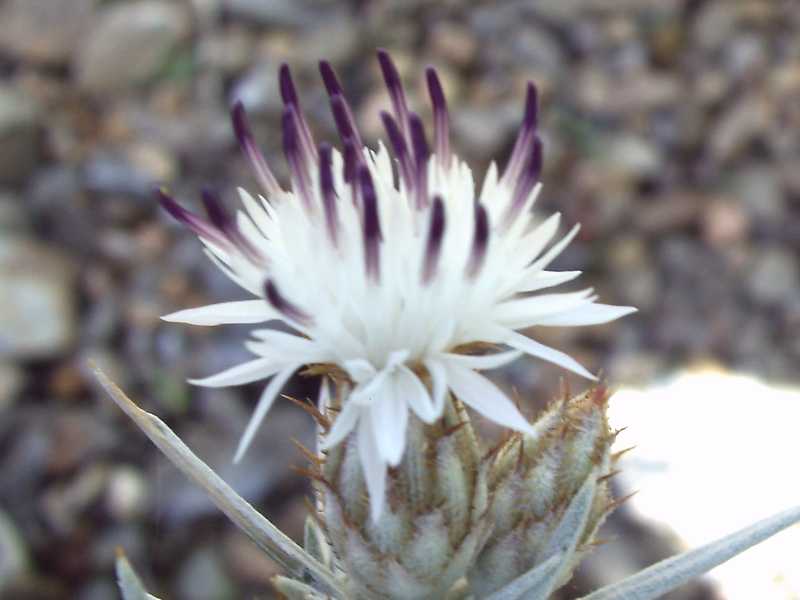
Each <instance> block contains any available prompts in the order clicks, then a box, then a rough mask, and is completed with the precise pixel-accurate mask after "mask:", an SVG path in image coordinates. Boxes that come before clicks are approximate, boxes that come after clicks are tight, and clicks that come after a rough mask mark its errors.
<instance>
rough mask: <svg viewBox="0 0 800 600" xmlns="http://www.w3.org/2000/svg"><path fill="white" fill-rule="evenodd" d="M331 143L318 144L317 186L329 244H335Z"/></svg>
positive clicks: (335, 215)
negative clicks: (329, 240)
mask: <svg viewBox="0 0 800 600" xmlns="http://www.w3.org/2000/svg"><path fill="white" fill-rule="evenodd" d="M331 152H332V150H331V145H330V144H326V143H322V144H320V145H319V187H320V192H321V194H322V207H323V209H324V210H325V223H326V224H327V226H328V236H329V237H330V239H331V244H333V246H334V247H335V246H336V242H337V236H338V227H339V221H338V218H337V214H336V190H335V188H334V183H333V157H332V154H331Z"/></svg>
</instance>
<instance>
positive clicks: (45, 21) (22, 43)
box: [0, 0, 98, 65]
mask: <svg viewBox="0 0 800 600" xmlns="http://www.w3.org/2000/svg"><path fill="white" fill-rule="evenodd" d="M97 4H98V0H8V1H7V2H6V3H5V4H3V5H2V6H1V7H0V23H2V24H3V26H2V27H0V49H2V50H4V51H6V52H8V53H9V54H11V55H12V56H15V57H17V58H19V59H21V60H25V61H30V62H37V63H46V64H56V65H60V64H64V63H66V62H68V61H69V58H70V55H71V54H72V52H73V50H74V48H75V46H76V45H77V43H78V41H79V40H80V37H81V34H82V33H83V32H84V30H85V29H86V25H87V24H88V22H89V20H90V16H91V14H92V11H93V10H94V8H95V6H96V5H97Z"/></svg>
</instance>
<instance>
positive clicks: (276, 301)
mask: <svg viewBox="0 0 800 600" xmlns="http://www.w3.org/2000/svg"><path fill="white" fill-rule="evenodd" d="M264 295H265V297H266V300H267V302H269V304H270V305H271V306H272V308H274V309H275V310H277V311H278V312H279V313H281V314H282V315H284V316H285V317H288V318H289V319H292V320H293V321H296V322H298V323H300V324H303V325H306V324H308V323H310V322H311V317H310V316H309V315H308V314H307V313H306V312H304V311H303V310H301V309H300V308H299V307H298V306H297V305H296V304H293V303H292V302H289V300H287V299H286V298H284V297H283V295H282V294H281V293H280V292H279V291H278V287H277V286H276V285H275V282H274V281H272V279H267V281H266V282H265V283H264Z"/></svg>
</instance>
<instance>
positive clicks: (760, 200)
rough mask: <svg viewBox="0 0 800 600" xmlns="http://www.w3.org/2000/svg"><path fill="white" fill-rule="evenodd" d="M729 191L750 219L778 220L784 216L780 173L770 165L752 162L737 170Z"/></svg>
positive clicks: (784, 207) (784, 205)
mask: <svg viewBox="0 0 800 600" xmlns="http://www.w3.org/2000/svg"><path fill="white" fill-rule="evenodd" d="M729 191H730V193H731V194H732V195H733V196H734V197H736V198H737V199H738V200H739V202H741V206H742V208H743V210H744V212H745V213H747V216H748V217H750V218H751V219H755V220H760V221H765V222H766V221H770V222H780V221H782V220H783V219H784V218H785V216H786V203H785V202H784V197H783V191H782V189H781V182H780V175H779V174H778V171H777V170H776V169H775V168H773V167H772V166H770V165H758V164H753V165H751V166H747V167H744V168H743V169H740V170H738V171H737V172H736V173H735V175H734V176H733V177H732V179H731V182H730V189H729Z"/></svg>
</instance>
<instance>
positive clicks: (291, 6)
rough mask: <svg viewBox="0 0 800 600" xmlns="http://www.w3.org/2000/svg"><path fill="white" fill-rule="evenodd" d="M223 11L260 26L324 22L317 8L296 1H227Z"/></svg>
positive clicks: (286, 25) (289, 25)
mask: <svg viewBox="0 0 800 600" xmlns="http://www.w3.org/2000/svg"><path fill="white" fill-rule="evenodd" d="M225 10H226V11H227V13H228V14H230V15H231V16H234V17H237V18H240V19H243V20H246V21H250V22H253V23H258V24H260V25H274V26H282V27H299V26H303V25H308V24H309V23H313V22H320V21H322V20H324V19H321V18H320V15H319V14H317V13H318V12H319V7H318V6H317V7H316V8H312V7H311V6H310V4H308V3H306V2H302V1H298V0H270V1H269V2H264V1H263V0H227V2H226V3H225ZM351 35H352V34H351Z"/></svg>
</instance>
